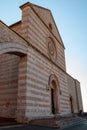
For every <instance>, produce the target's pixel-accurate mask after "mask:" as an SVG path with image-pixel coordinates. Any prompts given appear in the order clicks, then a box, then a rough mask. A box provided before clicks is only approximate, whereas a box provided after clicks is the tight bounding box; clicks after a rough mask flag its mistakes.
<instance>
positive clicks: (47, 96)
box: [26, 49, 70, 118]
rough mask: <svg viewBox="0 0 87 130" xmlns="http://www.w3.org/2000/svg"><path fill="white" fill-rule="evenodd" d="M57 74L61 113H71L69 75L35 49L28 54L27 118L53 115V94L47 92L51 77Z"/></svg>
mask: <svg viewBox="0 0 87 130" xmlns="http://www.w3.org/2000/svg"><path fill="white" fill-rule="evenodd" d="M51 74H55V75H56V76H57V78H58V81H59V86H58V87H60V89H61V95H60V94H59V95H58V108H59V113H70V104H69V92H68V88H67V75H66V74H65V73H64V72H62V71H61V70H60V69H59V68H58V67H56V66H55V65H54V64H52V63H51V62H50V61H49V60H47V59H46V58H45V57H43V56H42V55H41V54H39V53H38V52H37V51H35V50H34V49H29V52H28V70H27V91H26V92H27V95H26V96H27V97H26V116H27V117H30V118H31V117H33V116H34V117H35V116H47V115H51V114H52V113H51V93H50V90H47V87H48V82H49V77H50V75H51Z"/></svg>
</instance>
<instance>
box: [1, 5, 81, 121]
mask: <svg viewBox="0 0 87 130" xmlns="http://www.w3.org/2000/svg"><path fill="white" fill-rule="evenodd" d="M20 9H21V10H22V19H21V20H20V21H18V22H17V23H14V24H13V25H11V26H9V27H8V26H7V25H6V24H4V23H3V22H2V21H0V116H1V117H5V118H14V119H16V120H17V121H19V122H24V121H25V122H26V121H27V120H29V119H32V118H39V117H46V116H52V115H55V114H70V113H78V112H79V111H80V110H83V106H82V98H81V90H80V82H79V81H78V80H76V79H74V78H73V77H71V76H70V75H69V74H68V73H67V72H66V63H65V52H64V51H65V47H64V44H63V42H62V39H61V36H60V34H59V31H58V28H57V26H56V24H55V21H54V19H53V16H52V14H51V11H50V10H49V9H45V8H43V7H39V6H37V5H34V4H31V3H25V4H24V5H22V6H21V7H20Z"/></svg>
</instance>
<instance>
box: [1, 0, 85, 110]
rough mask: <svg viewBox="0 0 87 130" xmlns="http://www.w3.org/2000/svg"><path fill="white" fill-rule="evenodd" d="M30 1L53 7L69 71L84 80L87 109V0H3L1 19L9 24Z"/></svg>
mask: <svg viewBox="0 0 87 130" xmlns="http://www.w3.org/2000/svg"><path fill="white" fill-rule="evenodd" d="M26 2H31V3H34V4H37V5H40V6H43V7H45V8H49V9H50V10H51V12H52V14H53V16H54V19H55V22H56V24H57V27H58V29H59V32H60V35H61V37H62V40H63V42H64V45H65V48H66V49H65V54H66V67H67V72H68V73H69V74H70V75H72V76H73V77H74V78H76V79H78V80H79V81H80V82H81V90H82V98H83V106H84V111H87V101H86V100H87V84H86V82H87V69H86V68H87V0H29V1H28V0H0V20H2V21H3V22H4V23H6V24H7V25H11V24H13V23H15V22H17V21H18V20H20V19H21V10H20V9H19V6H21V5H22V4H24V3H26Z"/></svg>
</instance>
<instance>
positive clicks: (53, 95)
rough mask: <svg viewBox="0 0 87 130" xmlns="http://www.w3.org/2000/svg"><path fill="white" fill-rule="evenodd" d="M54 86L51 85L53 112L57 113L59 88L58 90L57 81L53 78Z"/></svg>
mask: <svg viewBox="0 0 87 130" xmlns="http://www.w3.org/2000/svg"><path fill="white" fill-rule="evenodd" d="M51 84H52V87H51V107H52V113H53V114H56V113H57V105H58V103H57V101H56V100H57V99H56V98H57V90H56V83H55V81H54V80H53V81H52V83H51Z"/></svg>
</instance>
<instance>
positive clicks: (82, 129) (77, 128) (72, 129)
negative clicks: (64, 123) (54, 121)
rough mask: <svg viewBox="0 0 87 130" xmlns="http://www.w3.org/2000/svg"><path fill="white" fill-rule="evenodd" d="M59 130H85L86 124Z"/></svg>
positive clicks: (86, 128) (86, 129)
mask: <svg viewBox="0 0 87 130" xmlns="http://www.w3.org/2000/svg"><path fill="white" fill-rule="evenodd" d="M61 130H87V124H81V125H77V126H72V127H69V128H65V129H61Z"/></svg>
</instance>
